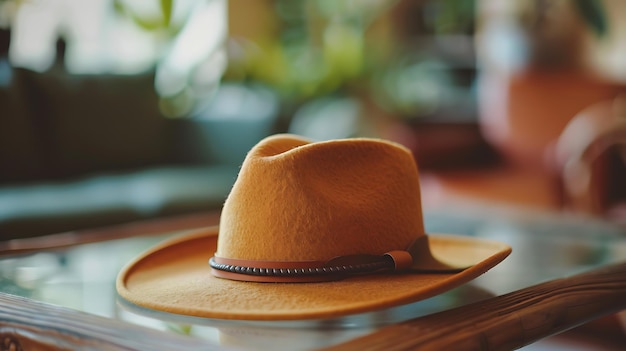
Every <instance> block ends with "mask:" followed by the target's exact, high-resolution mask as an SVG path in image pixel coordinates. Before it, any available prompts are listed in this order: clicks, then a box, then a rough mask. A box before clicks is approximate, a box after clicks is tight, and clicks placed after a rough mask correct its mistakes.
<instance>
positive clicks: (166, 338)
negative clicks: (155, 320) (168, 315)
mask: <svg viewBox="0 0 626 351" xmlns="http://www.w3.org/2000/svg"><path fill="white" fill-rule="evenodd" d="M0 350H11V351H18V350H29V351H31V350H34V351H48V350H115V351H117V350H228V349H227V348H225V347H222V346H219V345H215V344H213V343H210V342H208V341H205V340H201V339H198V338H191V337H185V336H182V335H177V334H173V333H168V332H163V331H159V330H153V329H149V328H145V327H141V326H138V325H133V324H130V323H127V322H123V321H119V320H115V319H110V318H104V317H99V316H95V315H91V314H87V313H82V312H78V311H75V310H71V309H69V308H64V307H59V306H54V305H50V304H46V303H41V302H36V301H34V300H30V299H27V298H23V297H18V296H13V295H9V294H4V293H0Z"/></svg>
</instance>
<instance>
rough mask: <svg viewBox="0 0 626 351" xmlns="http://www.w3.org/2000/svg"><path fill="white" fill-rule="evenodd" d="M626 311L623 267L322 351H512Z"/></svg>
mask: <svg viewBox="0 0 626 351" xmlns="http://www.w3.org/2000/svg"><path fill="white" fill-rule="evenodd" d="M623 309H626V263H621V264H615V265H611V266H606V267H603V268H599V269H596V270H593V271H590V272H587V273H582V274H579V275H575V276H572V277H568V278H563V279H558V280H553V281H549V282H545V283H542V284H538V285H535V286H532V287H529V288H525V289H522V290H518V291H515V292H512V293H509V294H506V295H502V296H498V297H494V298H491V299H488V300H484V301H480V302H477V303H473V304H470V305H466V306H463V307H460V308H456V309H452V310H448V311H444V312H441V313H436V314H432V315H428V316H425V317H421V318H417V319H413V320H409V321H407V322H403V323H400V324H396V325H391V326H388V327H385V328H382V329H380V330H379V331H376V332H374V333H372V334H369V335H366V336H364V337H361V338H358V339H355V340H352V341H349V342H347V343H344V344H340V345H337V346H333V347H330V348H326V349H324V350H326V351H328V350H358V351H363V350H492V351H493V350H513V349H517V348H520V347H522V346H524V345H528V344H531V343H533V342H535V341H537V340H539V339H542V338H545V337H547V336H550V335H554V334H557V333H560V332H563V331H566V330H568V329H571V328H573V327H576V326H578V325H581V324H583V323H585V322H588V321H590V320H593V319H595V318H598V317H601V316H604V315H608V314H611V313H615V312H618V311H621V310H623Z"/></svg>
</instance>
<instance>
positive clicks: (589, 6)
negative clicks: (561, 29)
mask: <svg viewBox="0 0 626 351" xmlns="http://www.w3.org/2000/svg"><path fill="white" fill-rule="evenodd" d="M574 6H575V7H576V9H577V10H578V13H579V14H580V16H581V17H582V19H583V20H584V21H585V23H586V24H587V25H588V26H589V27H590V28H591V30H593V32H594V33H595V34H596V36H598V37H603V36H604V35H605V34H606V33H607V31H608V25H607V22H606V13H605V10H604V6H603V5H602V1H601V0H575V1H574Z"/></svg>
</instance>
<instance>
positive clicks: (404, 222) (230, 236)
mask: <svg viewBox="0 0 626 351" xmlns="http://www.w3.org/2000/svg"><path fill="white" fill-rule="evenodd" d="M424 235H425V233H424V227H423V219H422V209H421V200H420V189H419V177H418V170H417V165H416V164H415V161H414V159H413V156H412V154H411V152H410V151H409V150H408V149H406V148H405V147H403V146H401V145H399V144H396V143H393V142H389V141H384V140H380V139H365V138H355V139H342V140H332V141H323V142H311V141H309V140H306V139H302V138H300V137H297V136H293V135H287V134H279V135H274V136H271V137H268V138H266V139H264V140H262V141H261V142H259V143H258V144H257V145H256V146H255V147H253V148H252V150H250V152H249V153H248V155H247V156H246V158H245V160H244V162H243V164H242V166H241V169H240V172H239V176H238V178H237V180H236V181H235V184H234V185H233V188H232V190H231V192H230V194H229V196H228V197H227V199H226V202H225V204H224V207H223V210H222V214H221V219H220V234H219V237H218V244H217V251H216V253H215V256H216V257H221V258H226V259H236V260H252V261H287V262H298V261H322V262H325V261H328V260H330V259H332V258H334V257H337V256H346V255H358V254H371V255H383V254H385V253H387V252H390V251H394V250H405V249H407V247H408V246H409V245H410V244H411V243H412V242H413V241H414V240H415V239H416V238H418V237H421V236H424Z"/></svg>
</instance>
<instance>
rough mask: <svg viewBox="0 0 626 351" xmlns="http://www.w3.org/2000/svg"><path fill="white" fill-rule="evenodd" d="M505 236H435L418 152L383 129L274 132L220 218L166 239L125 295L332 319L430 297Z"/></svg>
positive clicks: (191, 312)
mask: <svg viewBox="0 0 626 351" xmlns="http://www.w3.org/2000/svg"><path fill="white" fill-rule="evenodd" d="M510 252H511V248H510V247H509V246H507V245H505V244H502V243H499V242H493V241H487V240H481V239H477V238H473V237H464V236H454V235H433V234H428V235H426V233H425V231H424V225H423V219H422V209H421V202H420V188H419V178H418V171H417V166H416V164H415V161H414V159H413V157H412V154H411V153H410V151H409V150H408V149H406V148H404V147H402V146H401V145H398V144H395V143H392V142H389V141H384V140H379V139H365V138H355V139H344V140H332V141H324V142H310V141H308V140H305V139H302V138H300V137H297V136H294V135H287V134H280V135H275V136H271V137H268V138H266V139H264V140H262V141H261V142H259V143H258V144H257V145H256V146H254V147H253V148H252V150H251V151H250V152H249V153H248V155H247V157H246V159H245V160H244V162H243V165H242V166H241V170H240V172H239V176H238V178H237V180H236V182H235V184H234V185H233V188H232V190H231V192H230V194H229V196H228V198H227V199H226V202H225V204H224V208H223V210H222V214H221V218H220V225H219V229H218V227H215V228H208V229H202V230H198V231H196V232H193V233H190V234H185V235H182V236H179V237H177V238H174V239H171V240H169V241H166V242H164V243H162V244H160V245H158V246H157V247H154V248H152V249H151V250H149V251H148V252H145V253H143V254H142V255H141V256H140V257H138V258H136V259H135V260H134V261H133V262H131V263H130V264H128V265H127V266H126V267H125V268H124V269H123V270H122V271H121V272H120V274H119V276H118V280H117V290H118V293H119V295H120V296H121V297H122V298H123V299H125V300H127V302H130V303H132V304H135V305H138V306H141V307H145V308H148V309H153V310H158V311H164V312H169V313H174V314H182V315H188V316H195V317H203V318H217V319H238V320H296V319H322V318H334V317H340V316H344V315H347V314H353V313H361V312H369V311H374V310H378V309H383V308H388V307H393V306H398V305H401V304H406V303H410V302H415V301H418V300H421V299H425V298H428V297H432V296H434V295H437V294H439V293H442V292H444V291H447V290H449V289H451V288H454V287H456V286H459V285H461V284H463V283H466V282H468V281H470V280H472V279H474V278H476V277H477V276H479V275H481V274H483V273H484V272H486V271H487V270H489V269H490V268H492V267H494V266H495V265H496V264H498V263H499V262H500V261H502V260H503V259H504V258H505V257H506V256H508V255H509V253H510Z"/></svg>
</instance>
